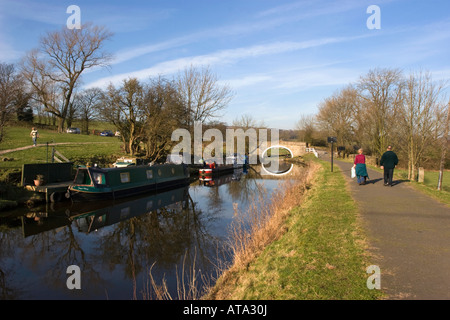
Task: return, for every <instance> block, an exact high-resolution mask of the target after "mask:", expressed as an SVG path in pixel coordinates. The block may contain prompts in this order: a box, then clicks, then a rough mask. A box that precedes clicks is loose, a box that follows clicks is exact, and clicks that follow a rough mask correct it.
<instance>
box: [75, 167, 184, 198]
mask: <svg viewBox="0 0 450 320" xmlns="http://www.w3.org/2000/svg"><path fill="white" fill-rule="evenodd" d="M188 183H189V170H188V168H187V166H186V165H183V164H161V165H151V166H146V165H140V166H130V167H122V168H98V167H86V168H83V167H81V168H78V170H77V173H76V175H75V179H74V181H73V183H72V184H71V185H69V188H68V191H67V194H66V197H67V198H71V199H72V200H73V201H89V200H104V199H119V198H124V197H128V196H133V195H137V194H141V193H146V192H152V191H155V192H156V191H162V190H165V189H170V188H175V187H180V186H183V185H186V184H188Z"/></svg>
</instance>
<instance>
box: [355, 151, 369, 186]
mask: <svg viewBox="0 0 450 320" xmlns="http://www.w3.org/2000/svg"><path fill="white" fill-rule="evenodd" d="M363 153H364V150H363V149H359V150H358V155H357V156H356V157H355V161H354V162H353V168H355V172H356V179H357V181H358V184H359V185H364V184H366V180H367V178H368V176H369V175H368V174H367V167H366V156H365V155H364V154H363Z"/></svg>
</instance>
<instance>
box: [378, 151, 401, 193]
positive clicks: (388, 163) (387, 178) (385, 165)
mask: <svg viewBox="0 0 450 320" xmlns="http://www.w3.org/2000/svg"><path fill="white" fill-rule="evenodd" d="M397 164H398V158H397V155H396V154H395V152H394V151H392V146H388V147H387V151H386V152H385V153H383V155H382V156H381V160H380V166H381V167H380V168H381V169H383V170H384V185H385V186H391V187H392V178H393V177H394V168H395V166H396V165H397Z"/></svg>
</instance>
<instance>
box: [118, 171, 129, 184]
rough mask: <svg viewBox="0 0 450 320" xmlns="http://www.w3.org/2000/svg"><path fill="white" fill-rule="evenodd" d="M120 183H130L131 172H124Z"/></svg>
mask: <svg viewBox="0 0 450 320" xmlns="http://www.w3.org/2000/svg"><path fill="white" fill-rule="evenodd" d="M120 182H122V183H127V182H130V173H129V172H122V173H121V174H120Z"/></svg>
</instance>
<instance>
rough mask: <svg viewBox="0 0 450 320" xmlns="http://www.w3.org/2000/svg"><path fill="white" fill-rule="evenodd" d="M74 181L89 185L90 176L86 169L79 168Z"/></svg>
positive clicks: (90, 181) (90, 182)
mask: <svg viewBox="0 0 450 320" xmlns="http://www.w3.org/2000/svg"><path fill="white" fill-rule="evenodd" d="M75 183H76V184H85V185H91V184H92V180H91V176H90V175H89V172H88V171H87V169H79V170H78V172H77V176H76V177H75Z"/></svg>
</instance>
